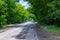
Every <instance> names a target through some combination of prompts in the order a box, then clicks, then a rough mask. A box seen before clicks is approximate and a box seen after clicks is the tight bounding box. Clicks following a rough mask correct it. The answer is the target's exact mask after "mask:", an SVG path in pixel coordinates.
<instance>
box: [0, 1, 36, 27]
mask: <svg viewBox="0 0 60 40" xmlns="http://www.w3.org/2000/svg"><path fill="white" fill-rule="evenodd" d="M34 17H35V16H34V14H32V13H30V12H29V11H28V10H27V9H25V8H24V6H22V4H20V3H19V2H17V1H16V0H0V28H3V26H5V25H10V24H18V23H22V22H26V21H28V20H32V18H34Z"/></svg>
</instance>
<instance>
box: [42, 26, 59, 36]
mask: <svg viewBox="0 0 60 40" xmlns="http://www.w3.org/2000/svg"><path fill="white" fill-rule="evenodd" d="M42 27H43V28H44V29H46V30H48V31H51V32H53V33H55V34H58V35H60V28H59V27H57V26H55V25H43V26H42Z"/></svg>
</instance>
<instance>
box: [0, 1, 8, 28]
mask: <svg viewBox="0 0 60 40" xmlns="http://www.w3.org/2000/svg"><path fill="white" fill-rule="evenodd" d="M6 10H7V7H6V5H5V2H4V1H3V0H0V28H2V25H4V24H6V21H7V19H6V18H5V17H6V15H7V12H6Z"/></svg>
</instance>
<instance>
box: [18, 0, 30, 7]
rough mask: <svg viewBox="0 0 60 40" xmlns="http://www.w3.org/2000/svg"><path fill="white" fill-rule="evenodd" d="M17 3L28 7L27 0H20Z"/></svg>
mask: <svg viewBox="0 0 60 40" xmlns="http://www.w3.org/2000/svg"><path fill="white" fill-rule="evenodd" d="M19 3H21V4H22V5H23V6H24V7H25V8H28V7H29V4H28V2H27V1H23V0H20V1H19Z"/></svg>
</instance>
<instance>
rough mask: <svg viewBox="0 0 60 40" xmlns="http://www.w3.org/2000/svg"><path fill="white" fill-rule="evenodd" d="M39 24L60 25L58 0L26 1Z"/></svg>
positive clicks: (59, 1)
mask: <svg viewBox="0 0 60 40" xmlns="http://www.w3.org/2000/svg"><path fill="white" fill-rule="evenodd" d="M27 1H28V2H29V3H30V4H31V5H32V6H33V9H34V10H32V11H33V13H34V14H35V16H36V18H37V21H38V22H39V23H45V24H57V25H58V24H60V18H59V17H60V6H59V5H60V0H27Z"/></svg>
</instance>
